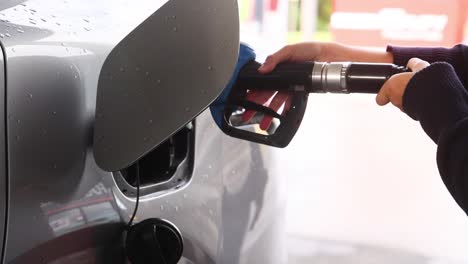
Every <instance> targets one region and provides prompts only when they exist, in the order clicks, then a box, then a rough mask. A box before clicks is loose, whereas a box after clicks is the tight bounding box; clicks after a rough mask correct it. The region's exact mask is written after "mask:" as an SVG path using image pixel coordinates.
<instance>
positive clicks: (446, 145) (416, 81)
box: [403, 55, 468, 214]
mask: <svg viewBox="0 0 468 264" xmlns="http://www.w3.org/2000/svg"><path fill="white" fill-rule="evenodd" d="M411 56H413V55H411ZM417 57H420V58H422V59H425V58H424V56H417ZM453 59H456V58H453ZM461 67H462V66H461ZM457 73H458V72H456V69H455V68H454V67H453V66H452V64H449V63H447V62H436V63H433V64H431V65H430V66H429V67H427V68H425V69H423V70H422V71H420V72H418V73H416V74H415V75H414V76H413V78H411V80H410V82H409V83H408V86H407V88H406V90H405V94H404V95H403V108H404V111H405V112H406V113H407V114H408V115H409V116H410V117H411V118H413V119H415V120H419V122H420V123H421V126H422V128H423V129H424V131H425V132H426V133H427V134H428V135H429V136H430V137H431V139H432V140H433V141H434V142H436V143H437V145H438V148H437V165H438V168H439V173H440V175H441V177H442V180H443V181H444V183H445V185H446V187H447V189H448V190H449V191H450V193H451V194H452V196H453V197H454V199H455V200H456V202H457V203H458V205H459V206H460V207H461V208H462V209H463V210H464V211H465V213H466V214H468V92H467V90H466V86H464V85H463V83H462V81H461V80H460V78H459V77H460V74H457Z"/></svg>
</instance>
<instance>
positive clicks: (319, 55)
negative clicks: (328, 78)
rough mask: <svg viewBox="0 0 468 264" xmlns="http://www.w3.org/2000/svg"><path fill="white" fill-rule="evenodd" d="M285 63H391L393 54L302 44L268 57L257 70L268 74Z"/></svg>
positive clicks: (331, 45)
mask: <svg viewBox="0 0 468 264" xmlns="http://www.w3.org/2000/svg"><path fill="white" fill-rule="evenodd" d="M286 61H289V62H304V61H324V62H331V61H353V62H381V63H392V62H393V54H392V53H390V52H387V51H385V50H384V49H382V50H373V49H365V48H360V47H355V46H347V45H343V44H340V43H335V42H303V43H298V44H293V45H287V46H285V47H284V48H282V49H280V50H279V51H277V52H275V53H273V54H272V55H270V56H268V57H267V59H266V60H265V63H264V64H263V65H262V66H261V67H260V68H259V69H258V70H259V72H261V73H269V72H271V71H272V70H273V69H274V68H275V67H276V65H278V64H280V63H282V62H286Z"/></svg>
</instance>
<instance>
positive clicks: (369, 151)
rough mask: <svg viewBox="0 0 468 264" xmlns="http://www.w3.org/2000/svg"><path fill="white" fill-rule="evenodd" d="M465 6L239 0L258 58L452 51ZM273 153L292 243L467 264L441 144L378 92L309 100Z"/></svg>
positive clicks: (464, 226) (386, 0) (467, 230)
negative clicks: (318, 50)
mask: <svg viewBox="0 0 468 264" xmlns="http://www.w3.org/2000/svg"><path fill="white" fill-rule="evenodd" d="M467 7H468V0H427V1H406V0H379V1H375V0H334V1H330V0H239V9H240V10H239V12H240V17H241V41H243V42H246V43H247V44H249V45H250V46H252V47H253V48H254V49H255V50H256V52H257V55H258V56H257V58H258V61H262V60H263V59H264V58H265V57H266V56H267V55H269V54H271V53H272V52H274V51H276V50H278V49H279V48H281V47H282V46H284V45H286V44H288V43H296V42H300V41H311V40H315V41H339V42H342V43H347V44H353V45H360V46H367V47H372V48H379V49H384V48H385V46H386V45H387V44H394V45H408V46H445V47H451V46H452V45H454V44H457V43H460V42H464V43H468V42H467V40H468V34H467V32H468V31H467V29H468V27H467V17H466V13H467V12H466V10H467ZM273 151H274V155H275V156H276V157H277V159H278V160H279V161H285V160H286V161H287V162H279V163H278V164H277V165H276V167H275V168H274V169H275V170H278V171H279V173H281V175H283V176H284V179H285V184H286V185H287V192H288V202H287V216H286V218H287V232H288V234H289V241H290V242H291V243H290V244H291V245H294V243H293V242H294V241H296V242H297V241H337V242H339V243H349V244H340V245H341V247H334V248H332V249H328V248H327V250H330V251H333V252H334V253H333V254H335V253H336V254H341V253H343V254H346V252H349V251H350V250H354V249H355V247H354V246H353V245H356V244H359V245H369V246H372V247H379V248H390V249H398V250H401V252H404V253H405V254H407V255H409V256H412V254H417V255H419V256H424V257H427V259H428V262H427V263H431V264H435V263H437V264H439V263H468V251H467V250H466V248H467V245H468V218H467V216H466V215H465V214H464V213H463V211H462V210H461V209H460V208H459V207H458V206H457V204H456V203H455V201H454V200H453V198H452V197H451V196H450V194H449V193H448V191H447V189H446V188H445V186H444V184H443V182H442V180H441V179H440V176H439V173H438V170H437V166H436V160H435V155H436V154H435V153H436V145H435V144H434V143H433V142H432V141H431V140H430V139H429V138H428V137H427V136H426V135H425V134H424V132H423V130H422V129H421V127H420V125H419V124H418V123H417V122H414V121H413V120H411V119H410V118H409V117H407V116H405V115H404V114H402V113H401V112H400V111H399V110H398V109H395V108H394V107H392V106H386V107H378V106H377V105H376V104H375V99H374V96H372V95H318V94H312V95H311V96H310V97H309V104H308V108H307V112H306V115H305V118H304V121H303V124H302V126H301V128H300V129H299V131H298V133H297V135H296V137H295V139H294V140H293V141H292V143H291V144H290V145H289V146H288V147H287V148H286V149H279V150H276V149H275V150H273ZM301 243H303V242H301ZM311 245H314V243H311ZM349 245H351V246H349ZM295 250H296V249H295V248H294V247H291V249H290V252H292V253H291V254H293V255H294V254H295V253H294V252H295ZM314 250H318V249H317V248H310V251H309V249H308V252H309V254H310V252H314ZM299 253H300V254H302V253H304V252H299ZM312 254H313V253H312ZM353 263H354V262H353ZM366 263H367V262H366ZM380 263H382V262H380ZM385 263H394V262H392V256H389V261H388V262H385ZM405 263H414V262H405Z"/></svg>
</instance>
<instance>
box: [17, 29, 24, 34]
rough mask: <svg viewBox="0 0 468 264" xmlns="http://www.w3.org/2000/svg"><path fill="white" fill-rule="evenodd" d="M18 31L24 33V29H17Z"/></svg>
mask: <svg viewBox="0 0 468 264" xmlns="http://www.w3.org/2000/svg"><path fill="white" fill-rule="evenodd" d="M16 31H17V32H18V33H24V30H22V29H17V30H16Z"/></svg>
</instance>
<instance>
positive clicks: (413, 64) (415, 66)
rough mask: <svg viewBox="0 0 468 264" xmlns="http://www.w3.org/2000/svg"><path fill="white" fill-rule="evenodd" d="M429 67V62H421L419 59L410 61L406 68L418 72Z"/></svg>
mask: <svg viewBox="0 0 468 264" xmlns="http://www.w3.org/2000/svg"><path fill="white" fill-rule="evenodd" d="M429 65H430V64H429V62H427V61H424V60H421V59H419V58H412V59H410V60H409V61H408V64H407V65H406V66H407V67H408V68H410V69H411V71H413V72H418V71H420V70H422V69H424V68H426V67H427V66H429Z"/></svg>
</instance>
